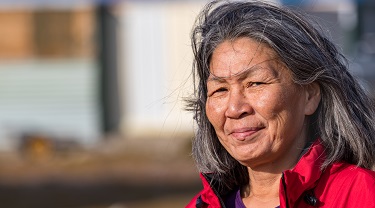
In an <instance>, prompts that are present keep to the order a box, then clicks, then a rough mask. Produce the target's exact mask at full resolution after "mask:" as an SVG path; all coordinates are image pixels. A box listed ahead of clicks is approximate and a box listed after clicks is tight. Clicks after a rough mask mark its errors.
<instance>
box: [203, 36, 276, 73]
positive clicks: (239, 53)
mask: <svg viewBox="0 0 375 208" xmlns="http://www.w3.org/2000/svg"><path fill="white" fill-rule="evenodd" d="M280 62H281V61H280V60H279V59H278V56H277V55H276V53H275V52H274V51H273V50H272V49H271V48H270V47H268V45H266V44H264V43H261V42H259V41H255V40H253V39H250V38H238V39H235V40H227V41H224V42H222V43H220V44H219V45H218V46H217V48H216V49H215V50H214V51H213V53H212V57H211V61H210V77H211V78H213V77H216V78H230V77H233V76H239V75H241V74H244V73H249V71H250V72H251V71H259V70H269V69H272V68H274V67H271V65H275V64H280Z"/></svg>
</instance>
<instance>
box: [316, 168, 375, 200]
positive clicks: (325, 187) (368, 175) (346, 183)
mask: <svg viewBox="0 0 375 208" xmlns="http://www.w3.org/2000/svg"><path fill="white" fill-rule="evenodd" d="M315 192H316V194H317V195H318V198H320V199H322V202H323V204H322V205H323V207H375V197H374V196H375V172H374V171H372V170H368V169H364V168H360V167H357V166H355V165H351V164H346V163H337V164H334V165H333V166H332V167H331V168H330V169H328V170H326V171H325V172H324V174H323V175H322V177H321V179H320V181H319V184H318V186H317V187H316V189H315ZM362 205H363V206H362Z"/></svg>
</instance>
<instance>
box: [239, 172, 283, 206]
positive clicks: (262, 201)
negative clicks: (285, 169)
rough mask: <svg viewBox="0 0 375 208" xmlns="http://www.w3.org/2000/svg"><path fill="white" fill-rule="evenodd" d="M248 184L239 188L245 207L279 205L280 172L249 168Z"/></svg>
mask: <svg viewBox="0 0 375 208" xmlns="http://www.w3.org/2000/svg"><path fill="white" fill-rule="evenodd" d="M249 177H250V181H251V182H250V184H249V185H247V186H245V187H243V188H242V190H241V195H242V200H243V203H244V204H245V205H246V207H276V206H278V205H279V203H280V200H279V185H280V178H281V174H275V173H266V172H257V171H254V170H251V169H250V168H249Z"/></svg>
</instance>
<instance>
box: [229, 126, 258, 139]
mask: <svg viewBox="0 0 375 208" xmlns="http://www.w3.org/2000/svg"><path fill="white" fill-rule="evenodd" d="M262 129H264V127H250V128H239V129H234V130H232V131H230V133H229V135H230V136H232V137H234V138H235V139H237V140H239V141H244V140H246V139H247V138H249V137H250V136H252V135H254V134H255V133H257V132H259V131H260V130H262Z"/></svg>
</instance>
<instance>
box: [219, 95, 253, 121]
mask: <svg viewBox="0 0 375 208" xmlns="http://www.w3.org/2000/svg"><path fill="white" fill-rule="evenodd" d="M253 111H254V109H253V108H252V107H251V104H250V101H249V100H248V98H247V97H246V95H245V94H244V93H243V92H242V91H240V90H238V91H231V92H230V96H229V99H228V106H227V109H226V111H225V116H226V117H228V118H232V119H239V118H242V117H244V116H246V115H249V114H251V113H252V112H253Z"/></svg>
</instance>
